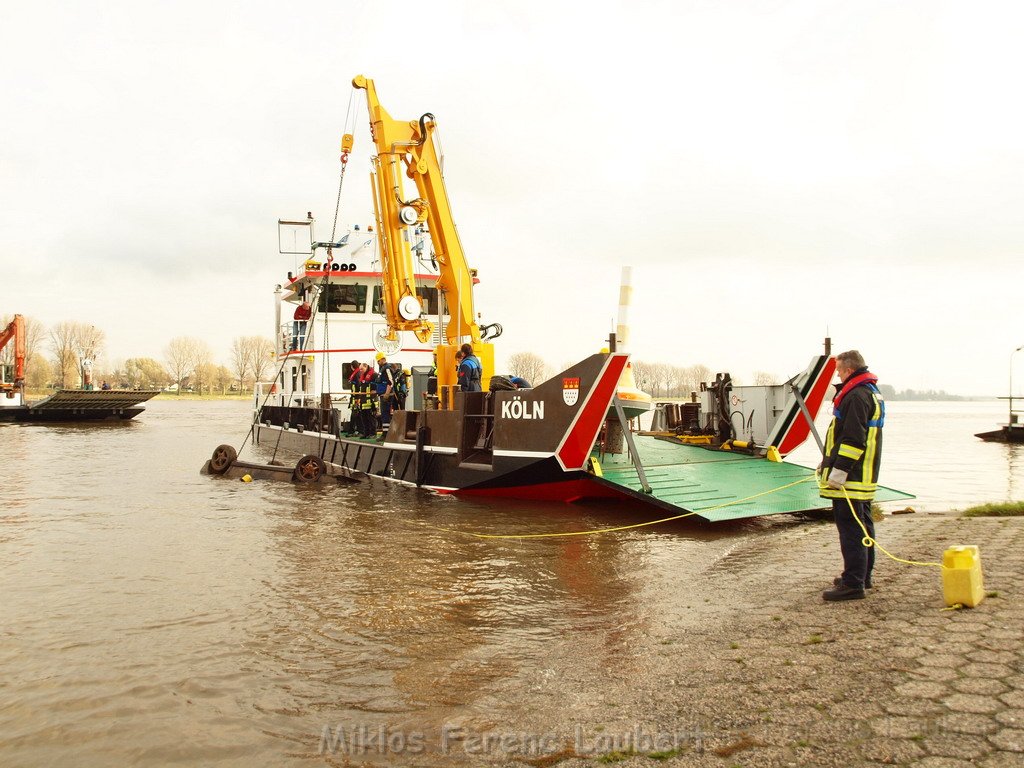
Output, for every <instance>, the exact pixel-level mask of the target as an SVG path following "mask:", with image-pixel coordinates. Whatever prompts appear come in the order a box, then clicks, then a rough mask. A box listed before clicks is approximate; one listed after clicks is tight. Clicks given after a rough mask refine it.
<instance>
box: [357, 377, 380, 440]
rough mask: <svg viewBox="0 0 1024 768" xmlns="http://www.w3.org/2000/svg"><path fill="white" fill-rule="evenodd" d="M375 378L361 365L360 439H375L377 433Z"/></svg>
mask: <svg viewBox="0 0 1024 768" xmlns="http://www.w3.org/2000/svg"><path fill="white" fill-rule="evenodd" d="M376 382H377V376H376V374H375V373H374V372H373V368H371V367H370V366H369V365H367V364H365V363H364V364H363V375H362V376H361V377H360V379H359V386H360V391H361V392H362V411H363V420H362V424H361V426H362V430H361V431H360V433H359V434H360V437H375V436H376V433H377V411H376V408H375V406H376V403H377V383H376Z"/></svg>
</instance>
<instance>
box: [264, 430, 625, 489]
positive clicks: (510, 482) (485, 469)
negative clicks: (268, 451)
mask: <svg viewBox="0 0 1024 768" xmlns="http://www.w3.org/2000/svg"><path fill="white" fill-rule="evenodd" d="M255 434H256V443H257V444H258V445H262V446H264V447H279V448H281V449H284V450H287V451H290V452H292V453H302V454H307V453H311V454H315V455H317V456H320V458H322V459H323V460H324V461H325V462H328V463H329V464H334V465H337V466H339V467H343V468H344V469H345V470H346V471H347V472H351V473H355V474H362V475H366V476H368V477H375V478H380V479H382V480H385V481H388V482H394V483H400V484H402V485H408V486H415V487H421V488H425V489H428V490H432V491H437V492H440V493H453V494H462V495H467V496H494V497H504V498H516V499H536V500H547V501H577V500H580V499H585V498H620V497H622V496H623V494H622V493H619V492H617V491H616V490H615V489H614V488H611V487H609V486H608V485H607V484H606V483H602V482H601V481H600V480H598V479H597V478H595V477H594V476H593V475H591V474H590V473H589V472H586V471H582V470H577V471H566V470H563V469H562V467H561V466H560V465H559V463H558V461H557V460H556V459H555V458H554V457H553V456H547V457H537V458H530V457H501V456H499V457H494V460H493V462H492V463H491V464H483V463H480V462H475V461H472V460H470V461H465V460H462V459H460V457H459V456H458V455H457V454H455V453H441V452H437V451H432V450H430V447H429V446H426V447H425V448H424V449H423V450H421V451H417V450H416V447H415V444H413V445H409V446H401V447H399V446H396V445H395V444H393V443H381V442H376V441H374V440H358V439H351V438H345V437H341V438H338V437H335V436H333V435H329V434H324V433H318V432H308V431H304V432H298V431H295V430H291V429H288V430H285V429H282V428H280V427H274V426H270V427H268V426H265V425H262V424H258V425H256V427H255Z"/></svg>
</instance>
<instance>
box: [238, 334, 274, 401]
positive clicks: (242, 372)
mask: <svg viewBox="0 0 1024 768" xmlns="http://www.w3.org/2000/svg"><path fill="white" fill-rule="evenodd" d="M273 356H274V343H273V342H272V341H271V340H270V339H267V338H264V337H263V336H239V337H238V338H236V339H235V340H234V342H232V344H231V370H232V372H233V373H234V376H235V380H236V381H238V388H239V389H240V390H244V389H245V385H246V382H250V381H253V382H255V381H259V380H260V379H262V378H263V375H264V374H265V373H266V371H267V367H268V366H269V365H270V361H271V359H272V358H273Z"/></svg>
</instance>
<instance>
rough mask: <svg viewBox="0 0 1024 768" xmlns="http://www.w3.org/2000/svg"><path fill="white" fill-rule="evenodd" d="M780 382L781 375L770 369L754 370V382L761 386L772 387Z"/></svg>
mask: <svg viewBox="0 0 1024 768" xmlns="http://www.w3.org/2000/svg"><path fill="white" fill-rule="evenodd" d="M778 383H779V377H778V376H776V375H775V374H774V373H768V371H754V384H755V385H757V386H759V387H766V386H767V387H770V386H772V385H774V384H778Z"/></svg>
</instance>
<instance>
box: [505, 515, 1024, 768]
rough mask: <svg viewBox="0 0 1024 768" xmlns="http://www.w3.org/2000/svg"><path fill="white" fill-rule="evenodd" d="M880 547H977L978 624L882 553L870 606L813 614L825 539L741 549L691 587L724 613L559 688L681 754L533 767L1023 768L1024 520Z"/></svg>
mask: <svg viewBox="0 0 1024 768" xmlns="http://www.w3.org/2000/svg"><path fill="white" fill-rule="evenodd" d="M878 537H879V540H880V542H882V543H883V544H884V546H886V547H887V548H888V549H890V550H891V551H893V552H894V553H896V554H898V555H900V556H902V557H905V558H910V559H919V560H929V561H935V560H937V559H940V558H941V553H942V551H943V550H944V549H945V548H946V547H947V546H951V545H955V544H977V545H979V547H980V548H981V556H982V563H983V567H984V571H985V587H986V590H987V591H988V594H989V596H988V597H987V598H986V599H985V601H984V602H983V603H982V604H981V605H980V606H978V607H977V608H974V609H963V610H948V611H947V610H942V609H943V607H944V603H943V601H942V591H941V576H940V571H939V569H938V568H934V567H931V568H928V567H912V566H906V565H901V564H898V563H895V562H893V561H891V560H888V559H887V558H885V557H883V556H880V557H879V561H878V563H877V565H876V571H875V574H876V575H875V584H876V588H875V589H872V590H870V591H869V593H868V598H867V599H865V600H860V601H851V602H846V603H825V602H823V601H822V599H821V595H820V593H821V590H822V589H824V588H825V587H826V586H827V583H826V579H825V578H823V577H825V576H826V575H829V576H830V575H832V574H829V573H828V571H827V566H828V564H829V563H835V564H836V572H838V563H839V557H838V544H837V542H836V533H835V529H834V527H832V526H831V525H811V526H803V527H797V528H793V529H789V530H785V531H780V532H778V535H777V536H776V535H773V536H768V537H763V538H762V539H759V540H753V541H751V542H749V543H747V544H746V545H745V546H747V547H749V548H751V549H753V550H755V551H751V552H748V553H739V554H740V555H741V556H738V557H734V558H732V561H733V565H732V567H730V568H728V569H722V570H721V571H719V572H708V573H706V574H705V575H704V581H703V582H702V583H701V584H697V585H693V588H694V589H698V590H700V592H701V594H702V595H704V596H706V599H711V600H713V601H714V602H715V604H718V605H726V606H729V609H727V610H725V611H724V612H722V613H719V614H716V615H713V616H712V617H711V618H710V619H709V618H708V617H707V616H706V615H704V616H703V618H702V619H701V621H700V622H699V623H697V624H695V625H694V626H691V627H681V628H680V631H679V633H678V635H676V636H674V637H663V638H652V639H651V641H650V644H649V646H648V647H646V648H644V649H642V650H641V649H637V650H638V652H643V653H645V654H647V657H645V664H644V665H643V666H644V672H643V673H642V674H638V675H636V676H628V675H618V674H616V673H615V672H614V671H610V673H609V676H608V679H606V680H602V681H587V680H582V679H573V676H572V671H571V669H566V670H564V671H563V673H562V674H563V675H564V679H563V684H564V690H566V691H569V692H576V693H577V694H578V692H580V691H586V690H588V689H589V690H590V692H591V695H590V697H589V699H588V700H587V701H585V702H584V703H583V704H579V703H577V704H574V706H573V708H572V717H573V718H575V720H576V722H595V723H600V725H599V726H597V731H598V732H601V733H616V732H621V731H623V730H624V729H628V728H629V727H630V724H631V723H636V722H644V723H654V724H657V726H656V728H657V729H658V730H661V729H664V730H665V731H675V732H679V731H680V729H682V730H683V732H684V733H689V736H688V737H687V738H686V739H685V742H684V743H681V744H679V745H678V746H675V747H673V748H670V749H659V748H657V747H658V746H659V745H656V744H652V745H648V747H647V748H643V746H644V745H642V744H641V745H640V746H641V749H633V748H632V747H631V748H630V749H624V750H620V751H618V752H615V753H607V752H606V753H604V754H602V755H596V754H589V755H587V756H586V757H579V756H576V755H575V754H574V751H573V748H572V747H571V746H567V747H566V749H565V750H564V751H563V752H562V753H561V754H559V755H547V756H542V757H539V758H536V759H532V760H528V762H530V763H532V764H533V765H536V766H547V765H558V766H560V768H581V767H582V766H596V765H608V764H618V765H622V766H630V767H631V768H632V767H634V766H654V765H668V766H676V765H678V766H683V765H685V766H714V767H715V768H720V767H722V766H729V767H730V768H731V767H732V766H743V767H744V768H746V767H748V766H844V767H845V766H862V765H863V766H869V765H916V766H936V767H938V766H941V767H942V768H957V767H958V766H968V765H976V766H977V765H980V766H988V767H989V768H999V767H1007V768H1008V767H1009V766H1024V601H1022V599H1021V587H1022V582H1024V578H1022V574H1024V519H1021V518H1006V519H992V518H987V519H960V518H957V517H954V516H923V515H908V516H897V517H889V518H887V519H886V520H885V521H883V522H882V523H880V524H879V527H878ZM736 563H739V564H740V565H739V567H736V565H735V564H736ZM712 570H714V569H712ZM649 657H650V658H649ZM648 662H649V663H648ZM577 701H578V697H577ZM609 702H614V704H613V714H612V715H609ZM565 722H569V719H568V716H567V719H566V721H565ZM688 728H689V729H690V730H689V731H687V729H688ZM653 729H654V726H652V727H651V728H649V730H653ZM513 764H515V765H523V762H522V761H518V762H510V763H509V765H513Z"/></svg>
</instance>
